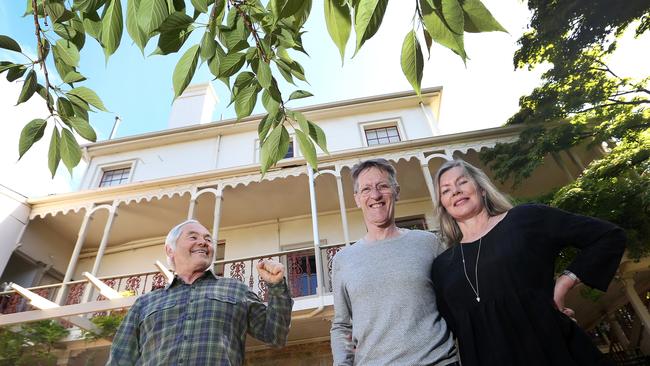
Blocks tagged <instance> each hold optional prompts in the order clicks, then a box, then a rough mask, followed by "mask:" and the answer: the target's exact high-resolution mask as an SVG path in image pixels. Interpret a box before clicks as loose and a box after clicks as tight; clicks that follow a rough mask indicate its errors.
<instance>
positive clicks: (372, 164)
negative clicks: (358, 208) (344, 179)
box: [350, 158, 399, 193]
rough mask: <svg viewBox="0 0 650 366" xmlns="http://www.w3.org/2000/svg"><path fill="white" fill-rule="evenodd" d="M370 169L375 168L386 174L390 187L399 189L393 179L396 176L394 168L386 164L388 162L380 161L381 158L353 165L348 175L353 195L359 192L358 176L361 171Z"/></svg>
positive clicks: (395, 180) (395, 179)
mask: <svg viewBox="0 0 650 366" xmlns="http://www.w3.org/2000/svg"><path fill="white" fill-rule="evenodd" d="M371 168H377V169H379V170H381V171H382V172H385V173H387V174H388V180H389V181H390V185H391V186H392V187H393V189H396V188H397V187H399V185H398V184H397V178H396V177H395V175H396V174H395V168H393V166H392V165H391V164H390V163H389V162H388V160H386V159H381V158H379V159H369V160H365V161H362V162H359V163H357V164H355V165H354V166H353V167H352V170H351V171H350V174H352V183H353V186H354V193H358V191H359V175H361V173H362V172H363V171H365V170H368V169H371Z"/></svg>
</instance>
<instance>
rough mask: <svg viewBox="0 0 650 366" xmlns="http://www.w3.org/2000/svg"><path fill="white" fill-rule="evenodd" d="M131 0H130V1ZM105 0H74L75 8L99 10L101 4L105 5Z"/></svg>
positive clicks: (84, 10)
mask: <svg viewBox="0 0 650 366" xmlns="http://www.w3.org/2000/svg"><path fill="white" fill-rule="evenodd" d="M130 1H131V0H129V2H130ZM104 3H105V0H74V6H73V7H72V8H73V9H74V10H79V11H82V12H84V13H90V12H93V11H97V9H99V7H100V6H102V5H104Z"/></svg>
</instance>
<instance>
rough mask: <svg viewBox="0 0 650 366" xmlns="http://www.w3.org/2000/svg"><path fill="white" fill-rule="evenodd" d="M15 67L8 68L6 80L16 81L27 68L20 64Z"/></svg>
mask: <svg viewBox="0 0 650 366" xmlns="http://www.w3.org/2000/svg"><path fill="white" fill-rule="evenodd" d="M16 66H17V67H13V68H11V69H9V71H8V72H7V81H10V82H12V81H16V80H18V79H19V78H21V77H22V76H23V75H25V71H27V68H26V67H25V66H22V65H20V66H19V65H16Z"/></svg>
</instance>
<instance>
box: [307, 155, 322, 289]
mask: <svg viewBox="0 0 650 366" xmlns="http://www.w3.org/2000/svg"><path fill="white" fill-rule="evenodd" d="M307 174H308V176H309V203H310V206H311V227H312V234H313V237H314V260H315V262H316V263H317V265H316V291H317V294H318V296H321V295H323V290H324V289H323V262H322V260H321V253H320V234H319V233H318V210H317V209H316V189H315V188H314V171H313V170H312V168H311V166H309V164H307Z"/></svg>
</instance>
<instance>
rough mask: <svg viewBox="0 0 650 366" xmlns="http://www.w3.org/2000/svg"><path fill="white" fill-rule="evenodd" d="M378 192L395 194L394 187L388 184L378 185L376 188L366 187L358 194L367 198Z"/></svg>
mask: <svg viewBox="0 0 650 366" xmlns="http://www.w3.org/2000/svg"><path fill="white" fill-rule="evenodd" d="M373 189H374V190H376V191H377V192H379V194H388V193H393V186H391V185H390V184H388V183H378V184H377V185H376V186H374V187H373V186H365V187H363V188H361V189H359V191H358V192H357V193H358V194H360V195H362V196H364V197H367V196H370V194H371V193H372V191H373Z"/></svg>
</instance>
